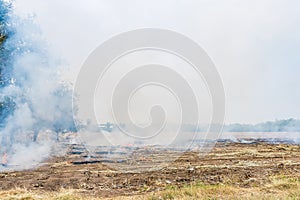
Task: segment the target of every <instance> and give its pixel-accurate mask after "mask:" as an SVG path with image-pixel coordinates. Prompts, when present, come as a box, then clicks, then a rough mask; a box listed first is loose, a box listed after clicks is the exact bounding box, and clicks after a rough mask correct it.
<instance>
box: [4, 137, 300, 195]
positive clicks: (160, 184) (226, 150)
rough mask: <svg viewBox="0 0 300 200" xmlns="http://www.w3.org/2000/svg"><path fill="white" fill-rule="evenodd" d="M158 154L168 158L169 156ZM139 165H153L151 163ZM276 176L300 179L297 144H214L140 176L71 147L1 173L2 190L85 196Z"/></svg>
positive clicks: (258, 182)
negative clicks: (67, 191) (205, 151)
mask: <svg viewBox="0 0 300 200" xmlns="http://www.w3.org/2000/svg"><path fill="white" fill-rule="evenodd" d="M162 154H164V155H167V156H168V152H163V153H162ZM171 155H172V154H171V153H170V156H171ZM140 161H141V162H142V161H143V162H144V163H147V162H149V165H151V159H144V160H140ZM138 164H139V163H138V162H136V163H135V164H134V165H138ZM275 175H285V176H289V177H293V178H296V179H298V180H300V146H299V145H292V144H266V143H261V142H260V143H254V144H241V143H218V144H217V145H216V146H215V148H214V149H213V151H211V152H210V153H209V154H208V155H206V156H205V157H202V158H200V157H199V156H198V155H197V154H196V153H194V152H188V153H185V154H184V155H182V156H181V157H180V158H178V159H177V160H176V161H175V162H173V163H171V164H169V165H168V166H166V167H163V168H162V169H159V170H155V171H144V172H140V173H139V172H120V171H116V170H114V169H113V167H112V165H111V164H109V165H108V161H107V160H104V159H102V160H101V159H99V158H95V159H92V160H91V159H90V160H88V159H86V155H85V152H84V150H83V149H82V148H81V147H77V146H74V145H71V146H70V147H69V152H68V154H67V155H66V156H64V157H57V158H52V159H51V160H49V161H47V163H45V164H44V165H42V166H40V167H38V168H36V169H33V170H26V171H20V172H5V173H0V190H1V191H5V190H12V189H16V188H25V189H26V190H30V191H45V192H49V191H60V190H61V189H75V190H76V191H78V192H79V193H82V194H84V195H90V196H98V197H99V196H100V197H116V196H121V195H122V196H123V195H125V196H127V195H128V196H131V195H137V194H139V195H140V194H144V193H148V192H153V191H160V190H164V189H165V188H168V186H179V187H180V186H183V185H186V184H189V183H198V182H201V183H203V184H209V185H215V184H220V183H223V184H228V185H232V186H238V187H242V188H249V187H259V186H263V185H265V184H268V182H269V177H271V176H275Z"/></svg>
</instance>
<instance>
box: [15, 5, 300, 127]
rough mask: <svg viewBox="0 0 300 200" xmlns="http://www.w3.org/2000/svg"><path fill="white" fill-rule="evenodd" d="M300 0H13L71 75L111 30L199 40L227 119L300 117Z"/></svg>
mask: <svg viewBox="0 0 300 200" xmlns="http://www.w3.org/2000/svg"><path fill="white" fill-rule="evenodd" d="M299 8H300V1H298V0H243V1H240V0H226V1H221V0H164V1H161V0H151V1H150V0H64V1H61V0H51V1H50V0H26V1H24V0H16V3H15V10H16V13H17V14H18V15H21V16H22V15H28V14H34V15H35V20H36V23H37V24H38V25H39V26H40V28H41V31H42V33H43V36H44V38H45V41H47V43H48V44H49V48H50V49H51V50H52V52H55V54H56V55H57V56H58V57H60V58H62V59H63V60H64V61H65V65H66V66H68V69H67V70H65V73H64V76H65V78H66V79H68V80H70V81H71V82H74V81H75V80H76V77H77V74H78V72H79V70H80V67H81V65H82V64H83V62H84V61H85V59H86V58H87V57H88V56H89V54H90V53H91V52H92V51H93V50H94V49H95V48H96V47H98V46H99V45H100V44H101V43H102V42H104V41H106V40H107V39H109V38H111V37H112V36H114V35H116V34H118V33H122V32H125V31H130V30H134V29H137V28H145V27H151V28H163V29H169V30H174V31H176V32H179V33H181V34H184V35H186V36H188V37H189V38H191V39H193V40H194V41H196V42H197V43H198V44H200V45H201V47H202V48H203V49H205V51H206V52H207V54H208V55H209V56H210V57H211V59H212V60H213V62H214V63H215V65H216V68H217V70H218V71H219V74H220V76H221V78H222V81H223V85H224V88H225V95H226V119H225V121H226V123H236V122H238V123H258V122H262V121H267V120H275V119H285V118H291V117H292V118H297V119H299V118H300V106H299V102H300V90H299V80H300V12H299Z"/></svg>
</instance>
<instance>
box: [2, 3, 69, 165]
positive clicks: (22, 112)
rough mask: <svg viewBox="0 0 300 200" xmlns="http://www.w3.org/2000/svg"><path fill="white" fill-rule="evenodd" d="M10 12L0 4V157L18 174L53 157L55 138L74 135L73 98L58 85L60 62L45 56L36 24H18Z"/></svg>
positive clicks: (30, 20)
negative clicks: (67, 134) (18, 171)
mask: <svg viewBox="0 0 300 200" xmlns="http://www.w3.org/2000/svg"><path fill="white" fill-rule="evenodd" d="M12 7H13V4H12V3H10V2H8V1H0V12H1V13H0V20H1V38H3V41H2V43H1V96H0V97H1V99H0V100H1V108H0V109H1V111H0V112H1V113H0V114H1V130H0V144H1V147H0V157H1V155H2V154H7V155H8V156H7V157H8V167H9V166H10V164H11V165H12V168H22V167H26V166H32V165H34V164H37V163H38V162H40V161H41V160H42V159H44V158H46V157H47V156H48V155H50V154H51V153H53V152H52V150H53V149H54V148H53V147H54V144H55V142H54V141H55V140H56V139H57V133H59V132H62V131H66V130H74V122H73V117H72V102H71V101H72V98H71V95H72V92H71V88H70V85H68V84H67V83H64V82H63V81H62V80H61V79H60V76H59V69H60V68H61V67H62V66H61V65H60V61H59V60H58V59H55V58H53V56H51V53H50V52H48V51H47V49H48V48H47V45H46V44H45V42H44V41H43V39H42V34H41V32H40V30H39V28H38V26H37V25H36V24H34V18H33V17H30V16H29V17H27V18H25V19H24V18H20V17H18V16H16V15H14V13H13V11H12ZM44 138H46V139H44ZM24 154H26V156H25V155H24ZM28 155H30V156H28Z"/></svg>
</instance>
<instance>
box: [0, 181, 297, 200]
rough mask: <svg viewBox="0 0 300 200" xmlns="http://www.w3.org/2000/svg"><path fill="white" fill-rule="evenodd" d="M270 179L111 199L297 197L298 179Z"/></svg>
mask: <svg viewBox="0 0 300 200" xmlns="http://www.w3.org/2000/svg"><path fill="white" fill-rule="evenodd" d="M269 182H270V183H269V184H266V185H265V186H264V187H250V188H241V187H234V186H231V185H225V184H217V185H206V184H202V183H193V184H189V185H185V186H183V187H177V186H169V187H168V188H166V189H165V190H163V191H158V192H153V193H146V194H144V195H137V196H120V197H114V198H113V199H119V200H126V199H145V200H171V199H209V200H211V199H249V200H252V199H253V200H260V199H261V200H263V199H274V200H275V199H276V200H277V199H283V200H284V199H287V200H288V199H291V200H292V199H295V200H296V199H300V181H299V180H297V179H295V178H292V177H288V176H284V175H280V176H275V177H270V181H269ZM0 198H1V199H4V200H5V199H7V200H8V199H20V200H21V199H22V200H25V199H26V200H29V199H46V200H87V199H103V198H97V197H93V196H85V195H83V194H82V193H80V191H76V190H62V191H60V192H57V193H53V192H49V193H44V192H43V193H41V192H35V191H27V190H24V189H16V190H10V191H2V192H0Z"/></svg>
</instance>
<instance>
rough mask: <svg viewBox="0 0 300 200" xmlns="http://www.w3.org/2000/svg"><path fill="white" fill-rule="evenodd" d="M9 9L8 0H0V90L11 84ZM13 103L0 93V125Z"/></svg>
mask: <svg viewBox="0 0 300 200" xmlns="http://www.w3.org/2000/svg"><path fill="white" fill-rule="evenodd" d="M10 11H11V3H10V2H9V1H3V0H0V90H2V89H3V88H4V87H5V86H7V85H9V84H11V82H12V81H11V80H12V77H11V71H12V63H11V59H10V56H11V49H10V48H8V46H7V45H6V41H7V39H8V38H9V37H10V36H11V35H12V34H13V30H12V29H11V28H10V26H9V13H10ZM14 108H15V103H14V101H13V100H12V98H11V97H9V96H3V94H2V92H1V93H0V126H1V127H2V126H3V124H5V120H6V118H7V117H8V116H9V115H10V114H11V113H12V112H13V110H14Z"/></svg>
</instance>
